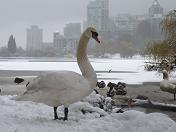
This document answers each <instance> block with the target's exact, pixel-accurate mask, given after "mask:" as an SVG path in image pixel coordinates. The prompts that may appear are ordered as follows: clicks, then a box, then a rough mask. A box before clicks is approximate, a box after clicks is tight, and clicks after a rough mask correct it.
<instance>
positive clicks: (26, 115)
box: [0, 96, 176, 132]
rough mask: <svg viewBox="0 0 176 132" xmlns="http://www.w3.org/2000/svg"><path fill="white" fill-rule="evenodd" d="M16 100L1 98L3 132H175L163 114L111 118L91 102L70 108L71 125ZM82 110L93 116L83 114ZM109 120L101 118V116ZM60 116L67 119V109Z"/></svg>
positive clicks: (130, 113) (35, 105)
mask: <svg viewBox="0 0 176 132" xmlns="http://www.w3.org/2000/svg"><path fill="white" fill-rule="evenodd" d="M12 97H13V96H1V97H0V106H1V108H0V132H38V131H41V132H58V131H62V132H70V131H71V132H83V131H84V132H98V131H101V132H105V131H106V132H107V131H108V132H115V131H118V132H175V130H176V123H175V122H174V121H173V120H171V119H170V118H169V117H168V116H167V115H164V114H161V113H151V114H145V113H143V112H138V111H133V110H129V111H126V112H124V113H122V114H117V113H111V114H107V113H106V112H104V111H103V110H101V109H100V108H98V107H93V106H92V105H90V104H89V103H88V102H77V103H75V104H72V105H71V106H70V107H69V120H68V121H59V120H58V121H55V120H53V108H52V107H48V106H46V105H44V104H38V103H33V102H16V101H14V100H11V98H12ZM81 109H91V110H92V111H93V112H92V113H86V114H82V112H81V111H80V110H81ZM104 113H106V114H105V116H103V117H100V114H104ZM58 114H59V115H62V116H63V107H59V109H58Z"/></svg>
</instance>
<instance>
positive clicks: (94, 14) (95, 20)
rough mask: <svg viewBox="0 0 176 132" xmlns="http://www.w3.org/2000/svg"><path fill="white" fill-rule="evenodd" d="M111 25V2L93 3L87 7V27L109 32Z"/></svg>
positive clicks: (97, 1) (104, 0)
mask: <svg viewBox="0 0 176 132" xmlns="http://www.w3.org/2000/svg"><path fill="white" fill-rule="evenodd" d="M108 23H109V0H95V1H91V2H90V3H89V4H88V6H87V26H93V27H95V28H96V29H97V30H98V31H107V30H108Z"/></svg>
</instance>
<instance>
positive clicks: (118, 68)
mask: <svg viewBox="0 0 176 132" xmlns="http://www.w3.org/2000/svg"><path fill="white" fill-rule="evenodd" d="M91 61H92V62H91V63H92V65H93V67H94V69H95V70H96V71H102V72H100V73H97V74H98V78H99V80H104V81H105V82H106V83H107V82H110V81H111V82H115V83H117V82H119V81H122V82H125V83H128V84H141V83H143V82H156V81H157V82H158V81H160V80H162V76H161V75H160V74H157V73H156V72H147V71H144V64H145V63H144V62H145V61H146V60H145V59H124V60H122V59H91ZM110 69H112V71H111V73H108V71H109V70H110ZM0 70H30V71H57V70H71V71H75V72H78V73H80V70H79V68H78V65H77V63H76V62H75V61H73V62H70V61H69V62H63V61H62V62H27V61H26V60H25V61H18V62H14V61H12V60H9V61H1V65H0Z"/></svg>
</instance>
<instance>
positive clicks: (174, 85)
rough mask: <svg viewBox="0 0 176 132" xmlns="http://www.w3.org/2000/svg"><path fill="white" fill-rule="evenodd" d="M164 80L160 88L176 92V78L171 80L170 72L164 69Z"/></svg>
mask: <svg viewBox="0 0 176 132" xmlns="http://www.w3.org/2000/svg"><path fill="white" fill-rule="evenodd" d="M162 72H163V81H161V82H160V89H161V90H162V91H164V92H168V93H172V94H174V100H175V94H176V80H169V76H168V72H167V71H166V70H163V71H162Z"/></svg>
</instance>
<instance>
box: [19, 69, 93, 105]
mask: <svg viewBox="0 0 176 132" xmlns="http://www.w3.org/2000/svg"><path fill="white" fill-rule="evenodd" d="M91 92H92V89H90V86H89V83H88V81H87V80H86V79H85V78H84V77H83V76H81V75H80V74H78V73H75V72H72V71H60V72H57V73H48V74H45V75H41V76H39V77H37V78H35V79H34V80H33V81H31V82H30V83H29V85H28V86H27V91H26V92H25V93H24V94H23V95H21V96H17V97H16V100H18V101H34V102H40V103H45V104H47V105H49V106H60V105H69V104H71V103H73V102H76V101H78V100H80V99H83V98H84V97H85V96H88V95H89V94H90V93H91Z"/></svg>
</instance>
